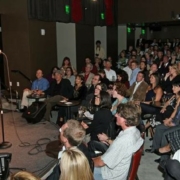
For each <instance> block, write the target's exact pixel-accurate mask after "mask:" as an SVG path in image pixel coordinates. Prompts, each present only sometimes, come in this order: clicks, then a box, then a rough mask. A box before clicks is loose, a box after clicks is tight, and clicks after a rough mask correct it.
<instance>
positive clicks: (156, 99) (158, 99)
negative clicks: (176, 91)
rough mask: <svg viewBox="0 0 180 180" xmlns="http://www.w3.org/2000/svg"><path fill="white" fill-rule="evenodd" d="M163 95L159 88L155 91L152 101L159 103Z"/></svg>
mask: <svg viewBox="0 0 180 180" xmlns="http://www.w3.org/2000/svg"><path fill="white" fill-rule="evenodd" d="M162 95H163V90H162V89H161V88H160V87H159V88H157V90H156V96H155V100H154V101H160V100H161V98H162Z"/></svg>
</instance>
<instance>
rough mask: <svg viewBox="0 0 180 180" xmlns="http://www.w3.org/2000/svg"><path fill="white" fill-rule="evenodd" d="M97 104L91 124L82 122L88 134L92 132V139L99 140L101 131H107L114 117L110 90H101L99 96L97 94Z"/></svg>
mask: <svg viewBox="0 0 180 180" xmlns="http://www.w3.org/2000/svg"><path fill="white" fill-rule="evenodd" d="M95 104H96V105H98V106H99V109H98V111H96V112H95V114H94V118H93V121H92V123H91V124H90V125H87V124H85V123H84V122H82V123H81V124H82V125H83V127H84V128H85V129H86V134H89V133H90V136H91V140H95V141H98V137H97V135H98V134H99V133H107V129H108V127H109V123H110V121H111V119H112V113H111V111H110V109H111V97H110V95H109V94H108V92H105V91H101V92H100V94H99V95H98V96H95Z"/></svg>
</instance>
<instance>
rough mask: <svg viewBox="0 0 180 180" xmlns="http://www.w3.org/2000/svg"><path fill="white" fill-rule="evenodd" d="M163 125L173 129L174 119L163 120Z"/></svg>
mask: <svg viewBox="0 0 180 180" xmlns="http://www.w3.org/2000/svg"><path fill="white" fill-rule="evenodd" d="M163 123H164V125H165V126H168V127H171V125H172V119H171V118H166V119H165V120H163Z"/></svg>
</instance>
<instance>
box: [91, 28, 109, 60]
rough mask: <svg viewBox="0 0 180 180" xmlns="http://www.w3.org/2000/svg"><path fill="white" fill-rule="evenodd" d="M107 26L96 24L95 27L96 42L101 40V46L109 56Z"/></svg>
mask: <svg viewBox="0 0 180 180" xmlns="http://www.w3.org/2000/svg"><path fill="white" fill-rule="evenodd" d="M106 33H107V31H106V27H105V26H104V27H101V26H95V27H94V44H95V43H96V41H97V40H100V41H101V46H102V47H103V49H104V51H105V57H107V35H106Z"/></svg>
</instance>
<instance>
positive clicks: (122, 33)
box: [118, 25, 127, 54]
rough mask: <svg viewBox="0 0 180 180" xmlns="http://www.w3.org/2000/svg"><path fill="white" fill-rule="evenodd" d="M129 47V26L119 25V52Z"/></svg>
mask: <svg viewBox="0 0 180 180" xmlns="http://www.w3.org/2000/svg"><path fill="white" fill-rule="evenodd" d="M126 48H127V27H126V25H119V26H118V54H119V53H120V52H121V51H122V50H123V49H126Z"/></svg>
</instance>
